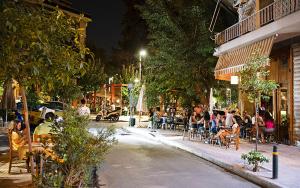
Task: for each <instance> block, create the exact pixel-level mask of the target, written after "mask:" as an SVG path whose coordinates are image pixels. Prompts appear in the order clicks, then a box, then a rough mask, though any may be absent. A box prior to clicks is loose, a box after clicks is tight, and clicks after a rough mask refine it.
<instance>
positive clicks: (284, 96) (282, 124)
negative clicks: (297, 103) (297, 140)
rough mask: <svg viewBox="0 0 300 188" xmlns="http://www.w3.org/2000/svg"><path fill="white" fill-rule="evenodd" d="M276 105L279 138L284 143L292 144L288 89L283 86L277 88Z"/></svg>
mask: <svg viewBox="0 0 300 188" xmlns="http://www.w3.org/2000/svg"><path fill="white" fill-rule="evenodd" d="M276 98H277V100H276V103H277V106H276V109H277V110H276V120H275V122H276V125H277V126H276V130H277V140H278V141H279V142H281V143H283V144H290V141H289V123H290V121H289V118H288V117H289V106H288V104H289V100H288V89H287V88H285V87H281V88H279V89H277V96H276Z"/></svg>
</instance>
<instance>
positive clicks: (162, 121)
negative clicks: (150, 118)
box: [161, 113, 167, 129]
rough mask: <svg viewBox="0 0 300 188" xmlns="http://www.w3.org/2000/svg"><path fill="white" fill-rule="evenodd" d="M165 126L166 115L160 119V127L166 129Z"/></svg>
mask: <svg viewBox="0 0 300 188" xmlns="http://www.w3.org/2000/svg"><path fill="white" fill-rule="evenodd" d="M166 125H167V113H164V115H163V116H162V117H161V126H162V128H163V129H166Z"/></svg>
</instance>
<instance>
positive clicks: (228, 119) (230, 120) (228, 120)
mask: <svg viewBox="0 0 300 188" xmlns="http://www.w3.org/2000/svg"><path fill="white" fill-rule="evenodd" d="M232 124H233V114H232V111H228V112H227V114H226V120H225V127H226V128H230V127H231V126H232Z"/></svg>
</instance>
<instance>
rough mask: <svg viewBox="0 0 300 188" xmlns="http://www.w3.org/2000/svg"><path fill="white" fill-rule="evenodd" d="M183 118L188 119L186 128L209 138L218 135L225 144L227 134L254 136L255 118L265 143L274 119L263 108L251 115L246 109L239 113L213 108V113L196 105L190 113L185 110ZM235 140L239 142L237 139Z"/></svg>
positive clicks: (273, 127)
mask: <svg viewBox="0 0 300 188" xmlns="http://www.w3.org/2000/svg"><path fill="white" fill-rule="evenodd" d="M255 116H256V117H255ZM183 119H185V120H187V119H188V120H189V121H188V123H186V124H185V129H186V130H190V131H191V132H197V133H200V134H206V135H209V136H207V137H210V139H212V138H211V137H213V138H216V137H218V138H220V140H221V143H224V144H225V145H226V144H227V143H226V139H225V138H226V136H228V135H236V137H237V138H238V139H239V138H246V137H249V138H251V137H255V136H254V135H255V134H256V126H255V121H256V120H257V124H258V133H259V139H260V141H261V142H262V143H265V142H266V138H267V139H269V138H270V136H271V135H272V134H273V133H274V130H275V123H274V119H273V118H272V115H271V113H270V112H268V111H266V110H265V109H261V110H259V113H258V114H257V115H255V113H254V114H253V116H252V117H251V116H250V115H249V114H248V113H247V112H246V111H244V112H243V115H241V114H240V113H239V111H238V110H228V109H226V110H225V111H221V110H220V111H219V110H213V113H209V111H208V108H207V107H205V106H203V105H198V106H196V107H194V109H193V112H192V113H189V112H188V111H185V112H184V116H183ZM236 142H238V143H239V140H236ZM221 143H220V144H221ZM237 149H238V146H237Z"/></svg>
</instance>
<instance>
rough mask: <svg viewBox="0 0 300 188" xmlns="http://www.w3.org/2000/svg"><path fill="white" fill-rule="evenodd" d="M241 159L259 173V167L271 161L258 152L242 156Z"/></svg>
mask: <svg viewBox="0 0 300 188" xmlns="http://www.w3.org/2000/svg"><path fill="white" fill-rule="evenodd" d="M241 158H242V159H243V160H245V161H247V163H248V164H249V165H252V166H253V171H254V172H257V171H258V170H259V165H260V164H262V163H264V162H267V163H268V162H269V159H267V158H266V157H265V156H264V155H263V154H262V153H260V152H258V151H250V152H249V153H247V154H242V156H241Z"/></svg>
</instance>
